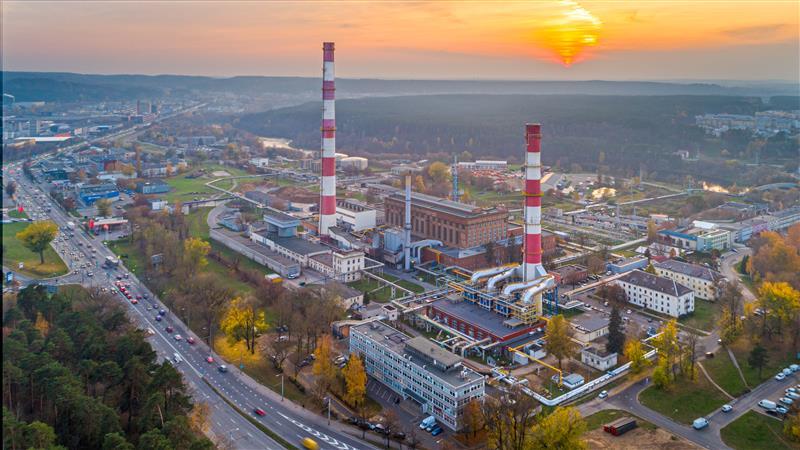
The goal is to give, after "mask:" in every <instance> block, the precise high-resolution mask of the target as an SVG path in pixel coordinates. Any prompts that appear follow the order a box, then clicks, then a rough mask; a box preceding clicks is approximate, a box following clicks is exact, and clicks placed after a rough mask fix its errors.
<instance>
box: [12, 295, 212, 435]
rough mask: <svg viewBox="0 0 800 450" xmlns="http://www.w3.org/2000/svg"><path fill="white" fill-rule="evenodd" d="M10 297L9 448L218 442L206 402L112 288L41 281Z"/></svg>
mask: <svg viewBox="0 0 800 450" xmlns="http://www.w3.org/2000/svg"><path fill="white" fill-rule="evenodd" d="M7 302H8V303H7ZM3 303H4V305H3V306H4V310H6V311H5V312H4V317H3V335H4V339H3V448H6V449H12V450H15V449H26V448H43V449H55V448H67V449H104V450H106V449H108V450H110V449H115V450H133V449H142V450H145V449H147V450H150V449H161V450H168V449H189V450H200V449H212V448H214V444H213V443H212V442H211V441H209V440H208V439H207V438H205V437H202V436H200V433H201V432H202V430H204V429H205V428H206V427H207V426H208V424H207V420H208V419H207V415H208V408H207V406H206V405H202V404H201V405H197V406H196V407H194V408H193V405H192V403H191V401H190V398H189V396H188V395H187V393H186V388H185V386H184V384H183V380H182V378H181V375H180V373H179V372H178V371H177V370H175V368H174V367H173V366H172V365H170V364H168V363H164V364H159V363H158V362H157V360H156V352H155V351H153V349H152V348H151V347H150V344H148V343H147V342H146V341H145V340H144V336H143V333H142V332H141V331H139V330H137V329H135V328H134V327H133V326H132V325H131V323H130V322H129V321H128V319H127V317H126V316H125V313H124V311H123V310H122V308H120V307H119V306H118V302H117V301H116V300H115V299H114V298H112V297H110V295H108V294H104V293H100V292H99V291H86V290H85V289H83V288H80V287H64V288H62V290H61V292H59V293H57V294H54V295H49V294H48V293H47V291H46V289H45V288H44V287H41V286H36V285H35V286H30V287H28V288H26V289H24V290H22V291H20V292H19V294H18V295H17V297H16V301H13V300H12V299H4V302H3Z"/></svg>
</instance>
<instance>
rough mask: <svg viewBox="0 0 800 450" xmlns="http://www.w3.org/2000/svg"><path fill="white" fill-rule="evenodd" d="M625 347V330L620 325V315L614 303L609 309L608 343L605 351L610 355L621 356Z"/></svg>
mask: <svg viewBox="0 0 800 450" xmlns="http://www.w3.org/2000/svg"><path fill="white" fill-rule="evenodd" d="M624 347H625V329H624V326H623V324H622V315H621V314H620V312H619V306H618V305H617V303H614V306H612V307H611V317H610V318H609V319H608V341H607V342H606V350H607V351H608V352H611V353H617V354H621V353H622V350H623V349H624Z"/></svg>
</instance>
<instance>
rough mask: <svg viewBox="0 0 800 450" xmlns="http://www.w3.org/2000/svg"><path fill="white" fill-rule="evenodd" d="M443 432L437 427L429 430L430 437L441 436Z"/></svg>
mask: <svg viewBox="0 0 800 450" xmlns="http://www.w3.org/2000/svg"><path fill="white" fill-rule="evenodd" d="M443 432H444V430H443V429H442V427H440V426H439V425H436V426H435V427H434V428H433V430H431V436H438V435H440V434H442V433H443Z"/></svg>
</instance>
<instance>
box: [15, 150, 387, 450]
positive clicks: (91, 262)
mask: <svg viewBox="0 0 800 450" xmlns="http://www.w3.org/2000/svg"><path fill="white" fill-rule="evenodd" d="M9 167H11V168H14V169H15V173H16V172H17V170H18V169H19V167H20V165H19V164H15V165H13V166H9ZM6 177H7V178H6V179H10V178H11V177H9V175H8V174H6ZM16 178H17V179H18V181H19V182H18V185H19V187H18V191H19V194H20V195H21V196H22V198H23V199H25V198H27V200H24V201H28V202H30V201H31V200H32V193H33V192H32V189H33V185H32V183H31V182H30V181H29V180H27V179H25V178H24V177H23V176H22V175H21V174H18V176H17V177H16ZM40 188H41V187H40ZM43 191H44V190H43ZM29 204H30V203H29ZM38 204H39V205H46V206H48V207H51V208H52V210H51V212H49V213H47V215H48V216H49V217H50V219H52V220H53V221H54V222H56V223H57V224H58V226H59V228H61V229H64V228H66V227H67V222H70V221H74V220H75V219H74V218H73V217H71V216H68V215H67V214H66V213H65V212H64V211H63V210H61V209H60V207H58V206H57V205H55V202H53V201H52V200H51V199H50V198H49V197H45V200H44V201H38ZM53 247H54V248H55V249H56V250H57V251H58V252H59V254H60V255H61V256H62V258H63V259H64V260H65V262H66V263H67V264H68V266H69V267H70V269H71V272H70V274H68V275H65V276H63V277H59V280H64V281H69V282H72V281H74V282H80V283H81V284H83V285H85V286H96V287H101V288H103V287H105V288H106V289H110V290H112V292H113V293H114V296H115V298H118V299H119V301H120V302H121V303H122V304H124V305H125V307H126V308H127V311H128V313H129V316H130V317H131V320H132V321H133V322H134V323H136V324H137V325H138V326H139V327H140V328H142V329H144V330H152V331H148V333H152V335H151V336H150V337H149V338H148V341H149V342H150V344H151V345H152V346H153V348H154V349H155V351H156V352H157V353H158V355H159V357H160V358H163V359H174V354H176V353H177V354H178V355H180V357H181V359H182V361H181V362H178V363H175V364H174V365H175V367H176V368H177V369H178V370H179V371H180V372H181V373H182V374H183V377H184V380H185V381H186V384H187V386H188V387H189V391H190V393H191V394H192V397H193V398H194V400H195V401H202V402H207V403H208V404H209V406H210V407H211V412H212V413H211V418H210V428H211V433H210V434H212V435H213V436H217V437H222V438H224V439H227V440H228V441H230V442H232V444H233V446H234V447H235V448H240V449H248V450H249V449H280V448H283V446H282V445H280V444H278V442H276V441H275V440H273V439H271V438H270V437H269V436H268V435H267V434H265V433H263V432H262V431H260V430H259V429H258V428H256V427H255V426H254V425H253V424H252V423H250V421H248V420H247V419H246V418H244V417H243V416H242V415H241V414H239V412H237V411H236V410H235V409H234V408H233V407H231V406H230V405H229V404H228V403H226V402H225V401H223V397H224V399H225V400H227V401H228V402H230V403H233V404H235V405H236V406H237V407H238V408H239V409H240V410H241V411H243V412H244V413H245V414H248V415H250V416H251V418H253V419H255V420H256V421H258V422H260V423H261V424H262V425H264V426H265V427H266V428H268V429H270V430H272V431H273V432H274V433H275V434H277V435H278V436H280V437H281V438H282V439H284V440H286V441H287V442H289V443H290V444H292V445H294V446H297V447H299V446H300V441H301V440H302V439H303V438H305V437H311V438H313V439H314V440H316V441H317V443H318V444H319V445H320V448H322V449H340V450H350V449H352V450H355V449H364V448H374V447H372V446H371V445H369V444H367V443H366V442H364V441H361V440H360V439H358V438H357V437H355V435H360V433H361V432H360V430H356V429H355V428H350V427H348V426H346V425H343V424H340V423H338V422H335V421H334V422H331V425H328V423H327V420H326V419H325V418H323V417H322V416H319V415H317V414H315V413H313V412H311V411H308V410H306V409H304V408H303V407H301V406H299V405H296V404H294V403H292V402H290V401H289V400H284V401H281V398H280V395H279V394H277V393H275V392H273V391H271V390H269V389H267V388H265V387H264V386H261V385H259V384H258V383H257V382H256V381H254V380H253V379H251V378H250V377H248V376H247V375H246V374H244V373H242V372H241V371H240V370H239V369H238V368H237V367H235V366H232V365H228V364H227V363H226V362H224V361H222V359H221V358H220V357H219V356H218V355H217V354H215V353H214V352H212V351H211V350H210V349H209V347H208V346H206V345H205V343H203V341H202V339H200V338H199V337H198V336H196V335H195V334H194V333H192V331H191V330H189V329H188V328H187V327H186V325H184V324H183V323H182V322H181V321H180V320H179V318H178V317H176V315H175V314H173V312H172V311H166V314H165V315H164V318H163V319H162V320H161V321H157V320H156V316H157V315H158V310H160V309H164V310H166V307H165V306H164V304H163V303H161V301H160V300H159V299H158V298H157V297H156V296H155V295H154V294H153V293H152V292H150V291H149V290H148V289H147V287H146V286H145V285H144V284H143V283H142V282H140V281H139V280H138V279H137V278H136V276H135V275H134V274H132V273H130V272H129V271H128V270H127V269H126V268H125V267H123V266H120V267H119V268H117V269H116V270H109V271H106V270H105V269H103V268H102V267H97V266H100V265H101V263H102V262H103V261H104V260H105V258H106V256H114V255H113V253H112V252H111V251H110V250H109V249H108V248H107V247H105V245H104V244H103V242H102V236H99V237H96V236H92V235H89V234H88V233H85V232H83V231H80V230H76V231H75V233H74V237H73V238H71V239H64V238H63V234H62V235H61V237H59V238H58V241H57V242H54V245H53ZM92 248H93V249H94V250H95V252H92V251H91V249H92ZM95 261H97V263H95ZM80 265H88V267H83V268H82V267H80ZM88 272H92V276H88ZM117 277H121V278H122V280H120V281H121V282H123V283H124V285H126V289H127V291H128V292H129V293H130V294H131V295H132V297H134V298H136V296H142V299H141V300H139V302H138V304H136V305H134V304H132V302H130V301H128V300H127V299H126V298H125V297H124V296H123V295H122V293H121V292H119V290H117V288H116V286H115V285H114V283H115V281H117V280H116V279H117ZM145 296H146V297H145ZM167 327H172V328H173V331H172V332H169V331H167ZM178 334H180V335H181V336H182V339H181V340H176V338H175V335H178ZM188 337H192V338H193V339H194V341H195V343H194V344H189V343H188V342H187V338H188ZM209 357H211V358H213V362H211V363H209V362H207V358H209ZM221 364H225V365H226V366H227V367H228V371H227V372H226V373H222V372H220V370H219V367H220V365H221ZM278 382H280V379H276V383H278ZM212 386H213V389H212ZM256 408H261V409H263V410H264V411H265V412H266V414H265V415H264V416H259V415H256V414H255V412H254V410H255V409H256Z"/></svg>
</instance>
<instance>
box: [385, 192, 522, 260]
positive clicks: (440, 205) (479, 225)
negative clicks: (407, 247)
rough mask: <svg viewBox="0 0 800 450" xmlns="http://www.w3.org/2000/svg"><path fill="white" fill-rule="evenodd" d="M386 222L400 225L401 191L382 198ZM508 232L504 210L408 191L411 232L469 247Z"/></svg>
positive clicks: (502, 237) (403, 199) (460, 246)
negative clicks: (409, 192)
mask: <svg viewBox="0 0 800 450" xmlns="http://www.w3.org/2000/svg"><path fill="white" fill-rule="evenodd" d="M384 207H385V211H386V224H387V225H389V226H393V227H398V228H402V227H403V226H404V222H405V220H404V217H405V198H404V195H403V193H402V192H395V193H391V194H389V195H388V196H387V197H386V198H385V200H384ZM507 232H508V211H506V210H504V209H498V208H489V209H486V208H478V207H476V206H472V205H467V204H464V203H458V202H453V201H450V200H445V199H441V198H437V197H433V196H430V195H425V194H419V193H416V192H415V193H412V194H411V233H412V234H413V235H414V236H417V237H420V238H423V239H435V240H438V241H441V242H442V243H443V244H444V245H446V246H448V247H455V248H470V247H475V246H477V245H484V244H487V243H489V242H495V241H498V240H500V239H504V238H505V237H506V235H507Z"/></svg>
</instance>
